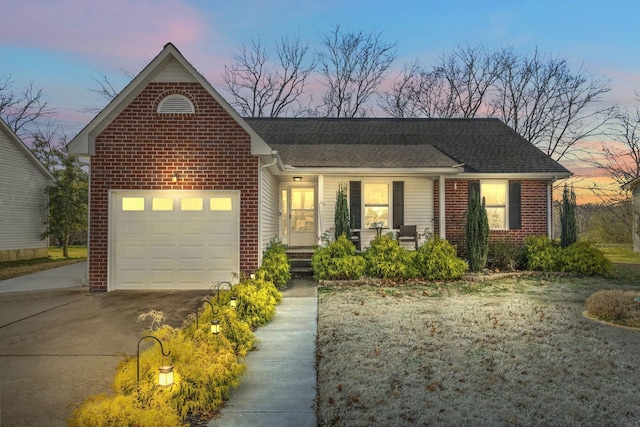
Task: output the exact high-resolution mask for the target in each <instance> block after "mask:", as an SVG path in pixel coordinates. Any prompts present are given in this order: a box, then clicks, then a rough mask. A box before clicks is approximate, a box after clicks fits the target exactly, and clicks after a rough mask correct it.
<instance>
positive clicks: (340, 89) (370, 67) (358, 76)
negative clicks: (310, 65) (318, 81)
mask: <svg viewBox="0 0 640 427" xmlns="http://www.w3.org/2000/svg"><path fill="white" fill-rule="evenodd" d="M395 58H396V50H395V44H389V43H386V42H385V41H384V40H383V39H382V35H381V33H379V32H370V33H363V32H362V31H359V32H347V33H343V32H342V31H341V29H340V26H339V25H336V26H335V27H334V28H333V30H332V31H330V32H329V33H325V34H323V36H322V49H321V50H320V52H319V54H318V59H319V63H320V74H321V76H322V81H323V83H324V85H325V86H326V93H325V95H324V98H323V105H322V106H320V107H319V113H320V114H322V115H324V116H326V117H356V116H358V115H366V114H367V107H366V104H367V101H369V100H370V98H371V97H372V96H373V95H374V94H375V93H376V91H377V89H378V87H379V86H380V84H381V83H382V80H383V79H384V77H385V76H386V75H387V72H388V70H389V67H390V66H391V64H392V63H393V61H394V60H395Z"/></svg>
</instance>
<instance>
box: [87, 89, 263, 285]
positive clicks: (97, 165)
mask: <svg viewBox="0 0 640 427" xmlns="http://www.w3.org/2000/svg"><path fill="white" fill-rule="evenodd" d="M170 93H180V94H183V95H185V96H187V97H188V98H190V99H191V101H192V102H193V104H194V106H195V110H196V113H195V114H158V113H156V109H157V105H158V103H159V102H160V100H161V99H162V98H164V96H166V95H168V94H170ZM95 150H96V152H95V156H93V157H92V158H91V199H90V200H91V201H90V234H89V235H90V239H91V242H90V250H89V260H90V267H89V286H90V289H91V291H92V292H93V291H106V290H107V253H108V248H107V242H108V214H109V212H108V203H109V193H108V192H109V190H110V189H135V190H240V195H241V200H240V212H241V220H240V270H241V271H242V272H251V271H254V270H255V269H257V267H258V159H257V158H256V157H253V156H251V138H250V136H249V134H247V133H246V132H245V131H244V130H243V129H242V128H241V127H240V126H239V125H238V124H237V123H236V122H235V121H234V120H233V118H232V117H231V116H230V115H229V114H228V113H227V112H226V111H224V109H223V108H222V107H221V106H220V105H219V104H217V103H216V102H215V100H214V99H213V98H212V97H211V96H210V95H209V93H208V92H207V91H206V90H205V89H204V88H203V87H202V86H200V85H199V84H197V83H151V84H150V85H149V86H148V87H147V88H146V89H145V90H144V91H143V92H142V93H141V94H140V95H139V96H137V97H136V98H135V99H134V100H133V101H132V102H131V104H129V106H127V108H126V109H125V110H124V111H123V112H122V113H121V114H120V115H119V116H118V117H117V118H116V119H115V120H114V121H113V122H112V123H111V124H109V126H108V127H107V128H106V129H105V130H104V131H103V132H102V133H101V134H100V135H99V136H98V138H97V139H96V144H95ZM174 171H177V172H178V173H179V174H180V179H179V180H178V182H175V183H174V182H172V174H173V173H174Z"/></svg>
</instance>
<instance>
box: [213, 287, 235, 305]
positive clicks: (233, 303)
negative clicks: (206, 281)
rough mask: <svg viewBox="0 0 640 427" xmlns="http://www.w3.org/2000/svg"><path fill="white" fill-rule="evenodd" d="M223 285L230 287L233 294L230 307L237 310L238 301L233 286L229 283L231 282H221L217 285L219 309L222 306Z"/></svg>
mask: <svg viewBox="0 0 640 427" xmlns="http://www.w3.org/2000/svg"><path fill="white" fill-rule="evenodd" d="M222 285H227V286H229V292H231V294H232V295H231V299H230V300H229V306H230V307H231V308H233V309H234V310H235V309H236V307H237V306H238V300H237V299H236V297H235V296H234V295H233V285H232V284H231V283H229V282H219V283H217V284H216V285H215V288H216V292H217V293H218V307H219V306H220V286H222Z"/></svg>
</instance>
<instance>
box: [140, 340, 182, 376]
mask: <svg viewBox="0 0 640 427" xmlns="http://www.w3.org/2000/svg"><path fill="white" fill-rule="evenodd" d="M146 338H152V339H154V340H156V341H158V344H160V351H161V352H162V355H163V356H164V357H167V356H169V355H170V354H171V351H169V352H168V353H166V354H165V352H164V347H163V346H162V342H161V341H160V340H159V339H158V338H156V337H154V336H153V335H145V336H144V337H142V338H140V340H139V341H138V355H137V361H138V365H137V366H138V369H137V371H136V372H137V376H136V383H139V382H140V343H141V342H142V340H144V339H146ZM158 385H159V386H160V387H162V388H166V387H171V386H172V385H173V366H170V365H166V366H160V367H159V368H158Z"/></svg>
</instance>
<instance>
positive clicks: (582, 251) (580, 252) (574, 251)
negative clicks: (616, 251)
mask: <svg viewBox="0 0 640 427" xmlns="http://www.w3.org/2000/svg"><path fill="white" fill-rule="evenodd" d="M561 270H562V271H567V272H571V273H577V274H582V275H585V276H606V275H608V274H610V273H611V261H610V260H609V259H608V258H607V257H606V256H605V255H604V253H603V252H602V251H600V250H599V249H598V248H596V247H595V246H593V244H592V243H590V242H586V241H581V242H575V243H573V244H572V245H570V246H568V247H566V248H565V249H563V251H562V258H561Z"/></svg>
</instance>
